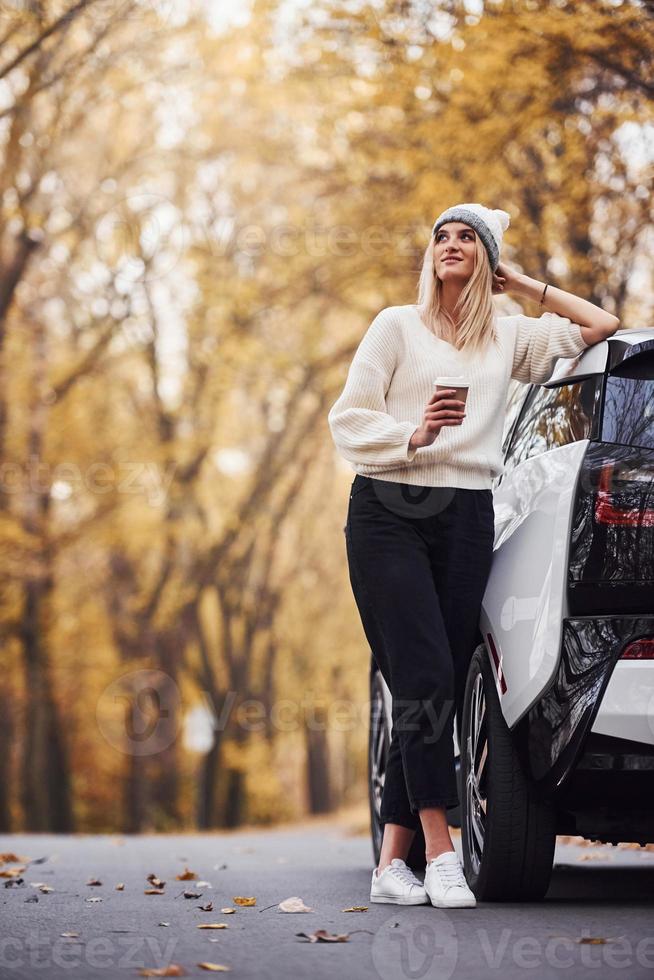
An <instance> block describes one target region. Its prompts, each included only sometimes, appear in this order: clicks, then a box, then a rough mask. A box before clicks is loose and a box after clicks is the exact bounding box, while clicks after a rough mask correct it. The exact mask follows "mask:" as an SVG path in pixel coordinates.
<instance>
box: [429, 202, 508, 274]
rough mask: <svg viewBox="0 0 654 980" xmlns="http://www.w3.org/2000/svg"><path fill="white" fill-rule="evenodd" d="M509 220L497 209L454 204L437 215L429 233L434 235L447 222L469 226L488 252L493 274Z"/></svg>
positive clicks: (504, 212) (497, 263)
mask: <svg viewBox="0 0 654 980" xmlns="http://www.w3.org/2000/svg"><path fill="white" fill-rule="evenodd" d="M510 220H511V216H510V215H509V214H508V212H507V211H500V209H499V208H494V209H491V208H485V207H484V205H483V204H475V203H472V204H470V203H468V204H454V205H453V206H452V207H451V208H447V209H446V210H445V211H443V212H442V214H439V216H438V217H437V218H436V221H435V222H434V227H433V228H432V230H431V233H432V235H435V234H436V232H437V231H438V229H439V228H440V226H441V225H444V224H445V223H446V222H447V221H462V222H464V224H466V225H470V227H471V228H474V229H475V231H476V232H477V234H478V235H479V237H480V238H481V240H482V243H483V244H484V246H485V248H486V251H487V252H488V258H489V259H490V264H491V269H492V270H493V272H495V270H496V269H497V266H498V265H499V261H500V246H501V244H502V234H503V232H505V231H506V229H507V228H508V227H509V222H510Z"/></svg>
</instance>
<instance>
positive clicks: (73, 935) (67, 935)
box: [59, 932, 79, 939]
mask: <svg viewBox="0 0 654 980" xmlns="http://www.w3.org/2000/svg"><path fill="white" fill-rule="evenodd" d="M59 935H60V936H63V938H64V939H77V938H78V937H79V932H60V933H59Z"/></svg>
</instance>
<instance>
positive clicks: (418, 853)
mask: <svg viewBox="0 0 654 980" xmlns="http://www.w3.org/2000/svg"><path fill="white" fill-rule="evenodd" d="M391 727H392V724H391V719H390V718H389V716H388V709H387V706H386V700H385V698H384V682H383V678H382V675H381V674H380V672H379V670H377V668H376V667H375V668H373V669H372V670H371V671H370V726H369V729H368V790H369V800H370V830H371V836H372V850H373V855H374V859H375V864H378V863H379V854H380V851H381V845H382V837H383V835H384V828H383V826H382V824H381V822H380V819H379V814H380V810H381V798H382V793H383V791H384V780H385V778H386V760H387V758H388V750H389V748H390V744H391ZM407 864H408V865H409V867H411V868H413V869H414V870H421V869H423V868H424V867H425V837H424V834H423V831H422V827H421V826H419V827H418V829H417V830H416V833H415V836H414V838H413V841H412V842H411V848H410V850H409V854H408V857H407Z"/></svg>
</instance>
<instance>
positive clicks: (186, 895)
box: [182, 888, 202, 898]
mask: <svg viewBox="0 0 654 980" xmlns="http://www.w3.org/2000/svg"><path fill="white" fill-rule="evenodd" d="M182 894H183V895H184V898H202V892H190V891H189V890H188V888H185V889H184V891H183V892H182Z"/></svg>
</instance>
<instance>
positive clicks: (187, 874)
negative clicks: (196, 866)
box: [175, 868, 198, 881]
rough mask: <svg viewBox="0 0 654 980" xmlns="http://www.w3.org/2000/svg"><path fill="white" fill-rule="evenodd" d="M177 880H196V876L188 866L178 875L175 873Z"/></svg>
mask: <svg viewBox="0 0 654 980" xmlns="http://www.w3.org/2000/svg"><path fill="white" fill-rule="evenodd" d="M175 878H176V880H177V881H197V879H198V876H197V874H196V873H195V871H189V869H188V868H184V870H183V871H182V873H181V874H180V875H175Z"/></svg>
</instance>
